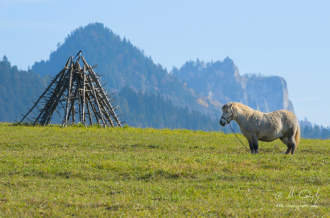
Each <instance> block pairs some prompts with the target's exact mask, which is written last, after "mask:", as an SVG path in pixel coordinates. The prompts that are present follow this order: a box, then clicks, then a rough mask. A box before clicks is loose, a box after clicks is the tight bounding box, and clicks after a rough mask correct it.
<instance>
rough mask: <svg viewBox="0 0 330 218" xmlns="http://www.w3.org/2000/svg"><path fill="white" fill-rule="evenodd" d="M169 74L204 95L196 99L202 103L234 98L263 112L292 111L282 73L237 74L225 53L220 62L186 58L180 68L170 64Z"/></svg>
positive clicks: (215, 103)
mask: <svg viewBox="0 0 330 218" xmlns="http://www.w3.org/2000/svg"><path fill="white" fill-rule="evenodd" d="M172 74H173V75H175V76H176V77H177V78H178V79H179V80H180V81H181V82H183V83H184V84H186V85H187V86H189V87H192V88H193V89H194V90H196V91H198V92H200V93H201V94H202V95H203V96H205V97H204V99H201V100H200V102H199V103H200V104H204V105H205V106H208V104H207V100H208V101H209V102H210V103H211V104H213V105H214V106H216V105H223V104H226V103H227V102H229V101H237V102H241V103H243V104H246V105H248V106H250V107H251V108H254V109H257V110H260V111H263V112H271V111H275V110H279V109H286V110H289V111H292V112H293V111H294V109H293V105H292V103H291V101H290V99H289V97H288V89H287V84H286V81H285V80H284V79H283V78H282V77H278V76H269V77H266V76H256V75H245V76H241V75H240V73H239V70H238V68H237V67H236V65H235V64H234V62H233V61H232V60H231V59H230V58H228V57H227V58H226V59H225V60H224V61H222V62H221V61H216V62H210V63H204V62H201V61H199V60H197V61H188V62H186V63H185V64H184V65H183V66H182V67H181V68H180V69H177V68H173V70H172Z"/></svg>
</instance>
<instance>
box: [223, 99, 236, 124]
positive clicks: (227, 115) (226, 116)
mask: <svg viewBox="0 0 330 218" xmlns="http://www.w3.org/2000/svg"><path fill="white" fill-rule="evenodd" d="M233 118H234V112H233V102H229V103H227V104H225V105H224V106H223V107H222V116H221V118H220V125H221V126H225V125H226V124H227V123H229V122H230V121H232V120H233Z"/></svg>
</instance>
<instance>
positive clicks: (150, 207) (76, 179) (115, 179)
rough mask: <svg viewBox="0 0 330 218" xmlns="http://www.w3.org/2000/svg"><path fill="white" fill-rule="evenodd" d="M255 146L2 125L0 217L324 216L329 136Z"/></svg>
mask: <svg viewBox="0 0 330 218" xmlns="http://www.w3.org/2000/svg"><path fill="white" fill-rule="evenodd" d="M239 137H240V138H241V139H242V140H243V142H245V143H246V140H245V139H244V138H243V136H242V135H240V136H239ZM259 147H260V148H259V152H260V153H259V154H258V155H251V154H249V152H248V151H247V150H245V148H244V147H243V146H242V145H241V144H239V142H238V141H237V139H236V138H235V136H234V135H232V134H223V133H221V132H202V131H188V130H167V129H164V130H155V129H139V128H132V127H125V128H107V129H103V128H100V127H89V128H85V127H83V126H79V125H78V126H73V127H72V126H71V127H67V128H61V127H60V126H51V127H32V126H15V125H13V124H6V123H2V124H0V155H1V156H0V217H13V216H15V217H17V216H19V217H24V216H29V217H30V216H37V217H38V216H40V217H42V216H52V217H68V216H79V217H81V216H124V217H126V216H129V217H131V216H134V217H136V216H147V217H148V216H149V217H154V216H166V217H182V216H198V217H200V216H205V217H212V216H214V217H219V216H237V217H256V216H267V217H268V216H272V217H274V216H275V217H276V216H277V217H283V216H294V217H313V216H314V217H322V216H323V217H329V214H330V186H329V183H330V178H329V175H330V173H329V171H330V167H329V166H330V163H329V162H330V141H329V140H306V139H302V140H301V143H300V144H299V146H298V149H297V150H296V154H295V155H284V154H283V152H284V151H285V150H286V146H285V145H284V144H282V143H281V142H280V141H279V140H277V141H274V142H272V143H260V146H259Z"/></svg>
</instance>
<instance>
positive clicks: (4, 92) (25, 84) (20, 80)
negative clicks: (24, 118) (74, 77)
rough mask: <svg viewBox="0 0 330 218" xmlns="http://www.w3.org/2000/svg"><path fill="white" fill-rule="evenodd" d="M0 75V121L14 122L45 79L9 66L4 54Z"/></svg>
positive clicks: (0, 65) (43, 83)
mask: <svg viewBox="0 0 330 218" xmlns="http://www.w3.org/2000/svg"><path fill="white" fill-rule="evenodd" d="M0 76H1V80H0V122H14V121H15V120H19V119H20V118H21V115H20V113H24V112H25V111H26V110H27V108H28V107H30V106H32V101H31V100H32V99H37V98H38V97H39V95H40V94H41V93H42V91H43V90H44V88H45V85H46V79H45V78H41V77H40V76H39V75H37V74H35V73H33V72H32V71H23V70H18V69H17V67H16V66H11V63H10V62H9V61H8V59H7V57H6V56H4V57H3V59H2V61H0Z"/></svg>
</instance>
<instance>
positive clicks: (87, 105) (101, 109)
mask: <svg viewBox="0 0 330 218" xmlns="http://www.w3.org/2000/svg"><path fill="white" fill-rule="evenodd" d="M80 60H82V62H83V68H81V67H80V65H79V61H80ZM95 66H96V65H94V67H95ZM64 93H66V94H64ZM62 102H65V103H64V104H63V103H62ZM33 103H34V105H33V107H32V108H31V109H29V110H28V112H27V114H25V115H24V116H23V118H22V120H21V121H20V122H19V123H22V122H23V120H24V119H27V120H29V121H30V122H31V123H33V125H35V124H36V123H39V124H41V125H48V124H49V123H53V119H52V117H53V114H55V115H56V114H58V116H59V117H60V119H62V121H61V122H62V126H64V127H65V126H67V124H68V121H69V120H70V118H71V119H72V123H73V124H74V123H75V122H76V117H75V115H76V114H77V115H78V117H77V122H78V120H79V122H80V123H83V124H84V125H85V126H87V121H86V116H88V120H89V125H93V119H94V118H93V116H94V117H95V119H96V121H97V123H98V124H102V125H103V126H104V128H106V126H111V127H114V126H120V127H121V122H120V121H119V119H118V117H117V115H116V113H115V110H116V108H113V107H112V105H111V103H110V99H109V95H108V94H106V92H105V90H104V88H103V86H102V85H101V82H100V81H99V78H98V75H97V74H96V73H95V72H94V70H93V67H91V66H90V65H88V64H87V62H86V60H85V59H84V58H83V57H82V56H81V55H79V57H78V59H77V60H76V61H75V62H74V61H73V57H69V58H68V60H67V62H66V65H65V67H64V68H63V69H62V70H61V71H60V73H58V74H57V75H56V76H55V77H54V78H53V79H52V81H51V82H50V84H49V85H48V86H47V88H46V90H45V91H44V92H43V93H42V94H41V96H40V97H39V98H38V100H37V101H36V102H33ZM36 108H37V109H38V115H37V117H36V118H33V119H30V118H31V117H30V116H29V117H28V115H29V114H31V113H32V114H36V113H35V112H36V111H35V109H36ZM77 110H78V111H77ZM54 111H56V113H54ZM61 112H64V116H63V117H62V116H61ZM70 116H71V117H70ZM114 122H116V125H115V123H114Z"/></svg>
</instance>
